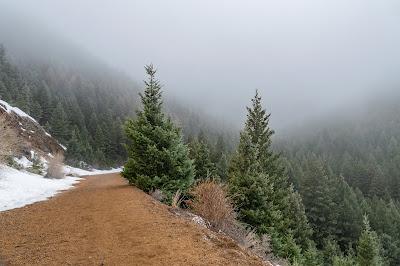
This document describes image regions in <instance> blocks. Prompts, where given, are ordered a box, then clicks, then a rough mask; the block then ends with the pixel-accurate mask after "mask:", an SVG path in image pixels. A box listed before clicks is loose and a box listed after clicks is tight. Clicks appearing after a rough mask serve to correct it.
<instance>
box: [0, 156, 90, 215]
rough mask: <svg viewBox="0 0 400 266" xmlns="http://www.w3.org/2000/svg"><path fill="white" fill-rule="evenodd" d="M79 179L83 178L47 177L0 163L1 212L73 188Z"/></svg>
mask: <svg viewBox="0 0 400 266" xmlns="http://www.w3.org/2000/svg"><path fill="white" fill-rule="evenodd" d="M25 159H26V158H25ZM26 160H27V159H26ZM79 180H82V178H78V177H71V176H67V177H64V178H63V179H47V178H44V177H42V176H40V175H36V174H32V173H27V172H24V171H19V170H16V169H13V168H11V167H8V166H4V165H0V212H2V211H6V210H11V209H15V208H20V207H23V206H25V205H28V204H32V203H34V202H37V201H43V200H46V199H48V198H49V197H53V196H55V195H56V194H58V193H60V191H62V190H66V189H69V188H72V187H73V184H76V183H78V182H79Z"/></svg>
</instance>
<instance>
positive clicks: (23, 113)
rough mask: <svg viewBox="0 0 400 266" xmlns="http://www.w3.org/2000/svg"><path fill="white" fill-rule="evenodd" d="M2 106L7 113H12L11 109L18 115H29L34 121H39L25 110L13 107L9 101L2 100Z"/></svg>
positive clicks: (0, 101)
mask: <svg viewBox="0 0 400 266" xmlns="http://www.w3.org/2000/svg"><path fill="white" fill-rule="evenodd" d="M0 104H1V105H0V108H2V109H3V110H4V111H6V112H7V113H11V111H13V112H14V113H16V114H17V115H19V116H21V117H28V118H29V119H31V120H32V121H33V122H35V123H37V122H36V120H35V119H33V118H32V117H31V116H29V115H28V114H26V113H25V112H24V111H22V110H21V109H19V108H17V107H12V106H11V105H9V104H8V103H7V102H5V101H2V100H0Z"/></svg>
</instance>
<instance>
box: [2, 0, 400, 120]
mask: <svg viewBox="0 0 400 266" xmlns="http://www.w3.org/2000/svg"><path fill="white" fill-rule="evenodd" d="M2 6H3V8H12V9H14V11H15V12H16V13H20V14H21V15H23V16H27V17H31V18H34V19H35V20H38V21H40V22H41V23H43V24H45V25H47V26H48V27H49V28H50V29H52V30H54V31H56V32H57V33H59V34H60V35H62V36H64V37H65V38H67V39H69V40H71V41H73V42H74V43H77V44H78V45H80V46H82V47H84V48H85V49H86V50H89V51H90V52H91V53H92V54H93V55H96V56H98V57H100V58H102V59H103V60H104V61H106V62H107V63H108V64H110V65H112V66H114V67H116V68H118V69H121V70H124V71H126V72H127V73H129V74H130V75H131V76H132V77H133V78H134V79H136V80H139V81H140V80H142V79H144V78H145V74H144V71H143V66H144V65H146V64H148V63H150V62H153V64H154V65H155V66H156V67H157V68H158V69H159V72H158V73H159V79H160V80H161V82H162V83H163V84H165V87H164V91H165V94H168V95H174V96H176V97H178V98H180V99H184V100H186V101H187V102H188V103H190V104H194V105H196V106H201V107H203V108H204V109H205V110H206V111H209V112H215V113H218V115H219V116H220V117H225V118H228V119H230V120H236V121H239V122H240V123H242V121H243V120H244V118H245V114H246V110H245V106H246V105H250V98H251V97H252V96H253V94H254V89H255V88H259V89H260V92H261V95H262V96H263V104H264V107H266V108H267V110H268V111H269V112H272V117H271V122H272V125H273V126H274V125H275V126H276V127H280V126H283V125H287V124H290V123H293V122H294V121H302V119H304V118H307V117H311V116H318V115H320V114H321V113H324V112H325V111H328V110H330V109H331V108H337V107H340V106H342V105H344V104H346V105H347V104H348V102H349V101H352V100H355V99H359V98H362V97H363V95H365V94H366V92H367V91H369V90H370V89H375V90H376V89H381V88H382V86H386V84H387V83H390V82H394V81H396V80H395V79H396V77H397V76H398V74H399V72H400V71H399V70H400V1H398V0H379V1H378V0H377V1H371V0H352V1H349V0H324V1H322V0H297V1H295V0H292V1H290V0H275V1H271V0H263V1H252V0H250V1H236V0H230V1H225V0H224V1H222V0H220V1H219V0H213V1H211V0H201V1H200V0H197V1H194V0H169V1H162V0H158V1H155V0H146V1H128V0H126V1H121V0H119V1H117V0H114V1H104V0H101V1H95V0H86V1H78V0H57V1H54V0H35V1H29V0H24V1H22V0H15V1H11V0H3V3H2V4H0V8H1V7H2Z"/></svg>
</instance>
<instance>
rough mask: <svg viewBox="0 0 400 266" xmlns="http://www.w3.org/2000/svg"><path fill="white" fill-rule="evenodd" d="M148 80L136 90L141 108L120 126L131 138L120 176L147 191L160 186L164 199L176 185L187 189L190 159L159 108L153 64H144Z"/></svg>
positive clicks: (190, 179) (190, 181)
mask: <svg viewBox="0 0 400 266" xmlns="http://www.w3.org/2000/svg"><path fill="white" fill-rule="evenodd" d="M145 69H146V73H147V74H148V75H149V81H145V84H146V89H145V92H144V94H142V93H140V94H139V95H140V97H141V99H142V104H143V110H137V111H136V115H137V118H136V120H133V119H132V118H128V119H127V121H126V123H125V125H124V126H123V129H124V130H125V133H126V136H127V138H129V139H130V140H131V142H132V144H131V145H125V147H126V148H127V150H128V152H129V158H128V160H127V162H126V164H125V167H124V170H123V172H122V176H123V177H125V178H126V179H128V180H129V182H130V183H131V184H133V185H135V186H137V187H138V188H140V189H142V190H144V191H146V192H148V191H150V190H151V189H162V190H163V193H164V195H165V196H166V202H170V201H171V199H172V195H173V194H174V193H175V192H176V191H177V190H178V189H180V190H181V191H187V190H188V189H189V187H190V186H191V185H192V184H193V181H194V174H195V173H194V169H193V165H192V164H193V162H192V160H190V159H189V158H188V155H189V151H188V149H187V147H186V146H184V145H183V143H182V136H181V134H180V131H181V129H180V128H178V127H176V126H175V125H174V124H173V122H172V120H171V118H168V119H165V116H164V113H163V112H162V101H161V97H162V96H161V87H162V86H161V85H160V82H159V81H158V80H157V79H156V78H155V73H156V70H154V68H153V65H149V66H146V67H145Z"/></svg>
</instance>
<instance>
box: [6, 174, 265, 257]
mask: <svg viewBox="0 0 400 266" xmlns="http://www.w3.org/2000/svg"><path fill="white" fill-rule="evenodd" d="M0 260H1V261H2V262H3V263H4V264H5V265H262V263H261V261H260V260H258V259H257V258H254V257H251V256H250V255H249V254H248V253H247V252H245V251H243V250H242V249H240V248H239V247H238V246H237V245H236V243H235V242H233V241H231V240H230V239H228V238H226V237H224V236H221V235H218V234H215V233H210V232H209V231H208V230H206V229H204V228H202V227H200V226H198V225H197V224H194V223H193V222H190V221H186V220H183V219H182V218H180V217H176V216H174V215H173V214H171V213H170V212H169V211H168V207H167V206H165V205H163V204H161V203H159V202H156V201H154V200H153V199H152V198H150V197H149V196H148V195H146V194H145V193H143V192H142V191H140V190H139V189H137V188H134V187H132V186H129V185H127V184H126V182H125V180H124V179H123V178H122V177H121V176H120V175H119V174H106V175H96V176H88V177H86V180H84V181H82V182H81V183H80V184H79V185H78V186H77V187H76V188H74V189H71V190H68V191H66V192H63V193H61V194H59V195H57V196H55V197H54V198H52V199H50V200H48V201H43V202H37V203H34V204H32V205H28V206H25V207H23V208H19V209H14V210H10V211H5V212H2V213H0ZM0 264H1V262H0Z"/></svg>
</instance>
